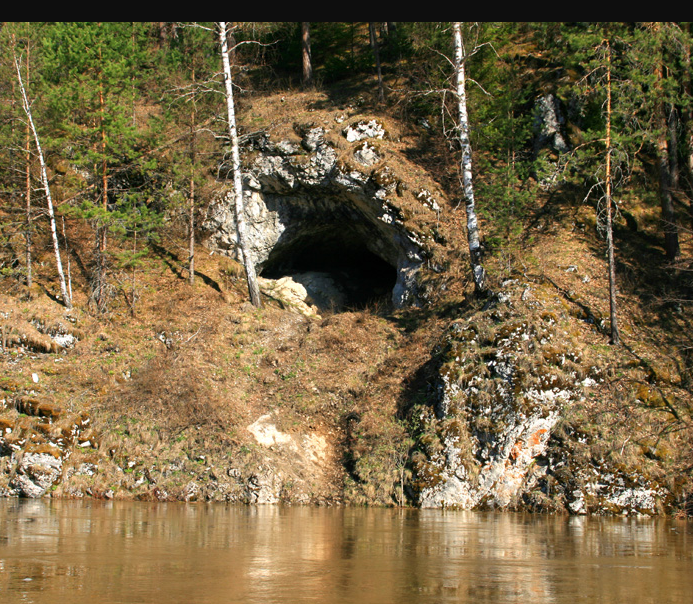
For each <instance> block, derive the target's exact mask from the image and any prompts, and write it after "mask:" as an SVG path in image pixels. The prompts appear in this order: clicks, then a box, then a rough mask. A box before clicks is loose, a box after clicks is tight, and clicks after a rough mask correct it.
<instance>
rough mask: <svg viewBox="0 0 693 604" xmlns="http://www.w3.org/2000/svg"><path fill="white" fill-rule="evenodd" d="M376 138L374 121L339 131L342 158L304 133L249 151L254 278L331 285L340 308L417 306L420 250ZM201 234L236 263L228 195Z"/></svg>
mask: <svg viewBox="0 0 693 604" xmlns="http://www.w3.org/2000/svg"><path fill="white" fill-rule="evenodd" d="M384 135H385V131H384V128H383V127H382V125H380V124H379V123H378V122H377V121H375V120H371V121H365V122H358V123H356V124H354V125H352V126H351V127H348V128H346V129H344V130H343V131H342V132H341V134H340V136H342V137H343V139H345V140H346V141H348V152H347V153H346V158H345V153H344V152H343V150H340V151H339V152H338V150H337V149H336V148H335V146H334V145H333V144H331V143H330V142H328V135H327V132H326V130H325V129H324V128H321V127H313V128H308V129H306V131H305V132H304V134H303V137H302V140H301V144H300V145H298V144H296V143H291V142H288V141H280V142H272V141H271V140H270V139H269V137H263V138H261V139H260V140H258V141H257V142H256V149H257V150H258V151H259V153H257V154H256V156H255V158H254V160H253V161H252V163H250V165H248V167H247V169H246V171H245V173H244V194H245V212H246V224H247V229H248V238H249V242H250V249H251V253H252V256H253V260H254V262H255V264H256V268H257V270H258V273H259V274H261V275H262V276H263V277H269V278H279V277H285V276H292V275H293V274H296V273H308V272H314V271H317V272H322V273H327V274H329V275H330V276H331V277H332V279H333V280H335V281H338V282H339V287H340V288H341V289H342V290H343V292H344V293H345V296H346V299H347V301H348V302H347V303H349V302H354V301H356V303H358V302H359V301H360V300H361V298H363V299H364V301H367V300H368V298H369V296H370V297H374V298H375V297H381V296H383V295H387V296H388V297H389V298H390V299H391V300H392V302H393V304H394V305H395V306H396V307H403V306H408V305H418V304H420V302H421V299H420V296H419V291H418V288H417V273H418V272H419V271H420V270H421V268H422V265H423V262H424V259H425V258H426V256H427V249H426V247H427V244H426V242H425V241H423V240H422V237H421V236H420V235H418V234H417V233H416V232H415V229H413V228H411V227H410V225H408V223H407V220H406V216H405V215H406V212H404V211H403V210H402V208H401V203H399V201H398V181H397V180H396V179H395V178H393V177H392V176H391V175H390V170H389V168H387V167H386V166H384V165H383V163H382V161H381V155H380V154H379V152H378V150H377V149H376V147H375V146H374V143H370V142H369V141H372V140H378V139H381V138H382V137H383V136H384ZM344 144H347V143H344ZM385 175H387V177H385ZM429 207H430V206H429ZM205 228H206V230H207V232H208V233H209V235H210V236H209V239H208V245H209V247H211V248H212V249H214V250H218V251H221V252H222V253H226V254H229V255H232V256H235V255H237V239H236V226H235V218H234V214H233V204H232V200H231V197H230V193H229V194H227V196H226V197H223V198H221V199H219V200H217V202H216V203H214V204H213V205H212V207H211V210H210V213H209V217H208V219H207V222H206V224H205ZM294 280H296V279H295V278H294ZM313 297H314V298H315V296H313ZM331 302H332V303H333V305H334V303H335V300H334V299H332V300H331ZM339 303H341V302H339Z"/></svg>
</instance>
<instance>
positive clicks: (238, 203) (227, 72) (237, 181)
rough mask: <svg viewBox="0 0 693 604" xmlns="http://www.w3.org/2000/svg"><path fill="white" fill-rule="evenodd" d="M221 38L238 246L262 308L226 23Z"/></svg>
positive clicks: (254, 298)
mask: <svg viewBox="0 0 693 604" xmlns="http://www.w3.org/2000/svg"><path fill="white" fill-rule="evenodd" d="M219 38H220V42H221V59H222V63H223V65H224V85H225V87H226V110H227V114H228V122H229V138H230V139H231V164H232V170H233V188H234V200H235V204H234V207H235V211H236V231H237V234H238V244H239V246H240V249H241V255H242V256H243V264H244V266H245V273H246V277H247V280H248V292H249V294H250V301H251V303H252V304H253V306H256V307H258V308H260V307H261V306H262V300H261V298H260V288H259V287H258V283H257V276H256V275H255V265H254V264H253V260H252V258H251V256H250V249H249V246H248V241H247V236H246V232H245V214H244V211H243V179H242V177H241V158H240V152H239V150H238V132H237V130H236V111H235V107H234V103H233V85H232V82H231V64H230V62H229V45H228V41H227V39H226V22H225V21H220V22H219Z"/></svg>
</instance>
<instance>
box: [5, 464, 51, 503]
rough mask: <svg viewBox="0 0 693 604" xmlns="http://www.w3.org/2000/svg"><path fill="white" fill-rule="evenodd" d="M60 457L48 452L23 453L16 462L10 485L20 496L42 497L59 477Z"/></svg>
mask: <svg viewBox="0 0 693 604" xmlns="http://www.w3.org/2000/svg"><path fill="white" fill-rule="evenodd" d="M62 467H63V462H62V459H61V458H60V457H59V456H56V455H52V454H50V453H25V454H24V455H23V456H22V457H21V459H20V460H19V462H18V464H17V469H16V474H15V476H14V478H13V479H12V480H11V481H10V487H11V488H12V489H14V490H15V491H16V492H17V493H18V494H19V495H20V496H21V497H29V498H32V499H33V498H37V497H43V496H44V495H45V494H46V491H48V489H50V488H51V487H52V486H53V484H54V483H55V482H56V481H57V480H58V478H59V477H60V474H61V471H62Z"/></svg>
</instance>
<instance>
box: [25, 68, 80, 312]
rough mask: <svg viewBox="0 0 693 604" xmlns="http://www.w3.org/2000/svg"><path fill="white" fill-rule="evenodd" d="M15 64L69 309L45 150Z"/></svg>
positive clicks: (64, 297)
mask: <svg viewBox="0 0 693 604" xmlns="http://www.w3.org/2000/svg"><path fill="white" fill-rule="evenodd" d="M14 66H15V69H16V70H17V80H18V81H19V89H20V90H21V92H22V105H23V107H24V113H26V116H27V119H28V120H29V126H30V127H31V132H32V134H33V135H34V142H35V143H36V150H37V151H38V156H39V164H40V166H41V182H42V183H43V189H44V191H45V192H46V203H47V205H48V217H49V219H50V225H51V237H52V239H53V251H54V253H55V264H56V267H57V269H58V280H59V281H60V293H61V295H62V297H63V302H64V304H65V306H66V307H67V308H68V309H71V308H72V299H71V298H70V295H69V293H68V291H67V285H66V283H65V275H64V274H63V263H62V261H61V260H60V245H59V243H58V230H57V227H56V225H55V213H54V212H53V199H52V197H51V190H50V187H49V186H48V173H47V172H46V162H45V160H44V159H43V151H42V149H41V142H40V141H39V137H38V132H37V131H36V126H35V125H34V119H33V117H32V115H31V107H30V106H29V99H27V96H26V91H25V90H24V83H23V82H22V72H21V70H20V69H19V63H18V61H17V57H16V56H15V57H14Z"/></svg>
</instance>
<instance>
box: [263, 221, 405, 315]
mask: <svg viewBox="0 0 693 604" xmlns="http://www.w3.org/2000/svg"><path fill="white" fill-rule="evenodd" d="M366 241H367V239H366V237H365V235H364V234H363V233H361V232H359V230H357V229H353V228H352V229H344V228H343V227H342V226H341V225H340V226H335V225H330V226H324V225H322V226H315V227H312V228H310V229H305V230H302V233H301V234H299V235H298V236H294V237H292V238H291V240H290V241H287V242H286V243H283V242H281V241H279V242H277V244H276V245H275V246H274V248H273V249H272V252H271V253H270V255H269V257H268V258H267V260H266V261H265V262H263V263H262V267H261V269H260V275H261V276H262V277H266V278H268V279H279V278H281V277H286V276H289V277H291V278H292V279H293V280H294V281H296V282H298V283H301V284H302V285H303V286H304V287H305V288H306V291H307V292H308V295H309V296H310V298H311V301H312V303H313V304H315V305H316V306H317V307H318V308H319V309H320V310H321V311H326V310H332V311H337V312H338V311H340V310H346V309H363V308H365V307H366V306H368V305H370V304H374V303H378V304H381V303H386V304H389V303H390V302H391V296H392V290H393V288H394V287H395V284H396V281H397V270H396V268H395V267H394V266H393V265H392V264H390V263H389V262H387V261H386V260H383V258H381V257H380V256H379V255H377V254H375V253H373V252H371V251H370V250H369V249H368V247H367V245H366Z"/></svg>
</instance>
